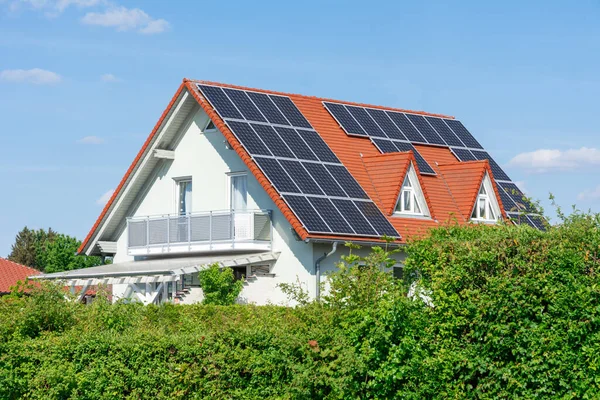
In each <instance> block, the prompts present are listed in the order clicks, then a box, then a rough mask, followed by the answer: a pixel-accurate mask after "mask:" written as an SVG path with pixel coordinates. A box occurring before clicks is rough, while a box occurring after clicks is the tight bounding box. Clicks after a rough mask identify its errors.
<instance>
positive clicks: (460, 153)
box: [450, 147, 477, 161]
mask: <svg viewBox="0 0 600 400" xmlns="http://www.w3.org/2000/svg"><path fill="white" fill-rule="evenodd" d="M450 150H451V151H452V153H454V155H455V156H456V158H458V161H475V160H477V159H476V158H475V156H474V155H473V153H471V150H469V149H461V148H456V147H451V148H450Z"/></svg>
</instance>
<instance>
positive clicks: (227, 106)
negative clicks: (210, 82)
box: [198, 85, 244, 119]
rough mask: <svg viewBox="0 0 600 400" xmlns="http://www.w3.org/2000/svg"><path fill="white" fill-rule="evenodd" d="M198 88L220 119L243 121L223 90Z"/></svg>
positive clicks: (204, 86) (210, 87)
mask: <svg viewBox="0 0 600 400" xmlns="http://www.w3.org/2000/svg"><path fill="white" fill-rule="evenodd" d="M198 87H199V88H200V90H202V93H203V94H204V96H205V97H206V98H207V99H208V101H210V103H211V104H212V105H213V107H214V108H215V110H216V111H217V113H219V115H220V116H221V117H222V118H234V119H244V117H242V114H240V112H239V111H238V110H237V108H235V106H234V105H233V103H232V102H231V100H229V97H227V96H226V95H225V92H224V91H223V89H221V88H220V87H216V86H207V85H198Z"/></svg>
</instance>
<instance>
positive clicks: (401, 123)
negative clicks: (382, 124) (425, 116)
mask: <svg viewBox="0 0 600 400" xmlns="http://www.w3.org/2000/svg"><path fill="white" fill-rule="evenodd" d="M386 114H387V115H388V116H389V117H390V119H391V120H392V121H394V123H395V124H396V126H397V127H398V128H400V130H401V131H402V133H403V134H404V136H406V137H407V138H408V140H410V141H411V142H420V143H428V142H427V140H425V138H424V137H423V136H422V135H421V134H420V133H419V131H417V130H416V129H415V127H414V126H413V124H411V123H410V121H409V120H408V118H406V115H404V114H402V113H399V112H395V111H386Z"/></svg>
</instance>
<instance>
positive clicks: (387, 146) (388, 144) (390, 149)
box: [371, 138, 398, 153]
mask: <svg viewBox="0 0 600 400" xmlns="http://www.w3.org/2000/svg"><path fill="white" fill-rule="evenodd" d="M371 141H372V142H373V143H374V144H375V146H377V148H378V149H379V151H380V152H382V153H397V152H398V148H397V147H396V146H394V143H393V142H392V141H391V140H386V139H378V138H371Z"/></svg>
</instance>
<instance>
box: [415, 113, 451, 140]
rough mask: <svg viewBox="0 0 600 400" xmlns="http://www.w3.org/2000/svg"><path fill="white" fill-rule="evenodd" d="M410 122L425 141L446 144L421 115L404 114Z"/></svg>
mask: <svg viewBox="0 0 600 400" xmlns="http://www.w3.org/2000/svg"><path fill="white" fill-rule="evenodd" d="M406 116H407V117H408V119H410V122H412V123H413V125H414V126H415V128H417V129H418V130H419V132H420V133H421V135H423V137H424V138H425V139H426V140H427V143H431V144H441V145H446V142H444V140H443V139H442V138H441V137H440V135H438V134H437V132H436V131H435V130H433V128H432V127H431V125H429V124H428V123H427V120H426V119H425V118H423V116H422V115H415V114H406Z"/></svg>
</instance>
